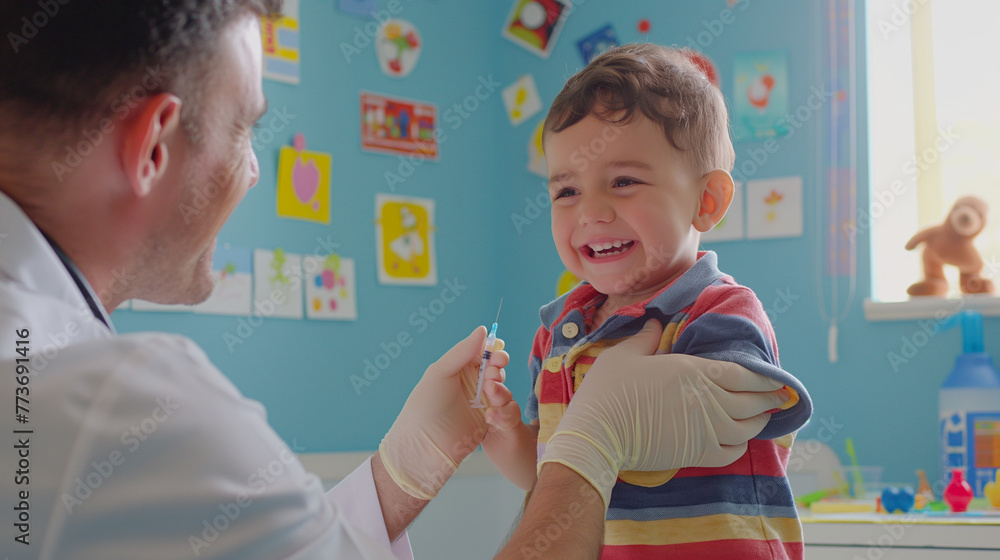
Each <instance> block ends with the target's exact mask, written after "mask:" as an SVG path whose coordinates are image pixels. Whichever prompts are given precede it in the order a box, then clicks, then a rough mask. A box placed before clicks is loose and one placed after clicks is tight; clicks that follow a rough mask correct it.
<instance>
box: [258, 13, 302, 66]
mask: <svg viewBox="0 0 1000 560" xmlns="http://www.w3.org/2000/svg"><path fill="white" fill-rule="evenodd" d="M260 33H261V39H262V41H263V47H264V48H263V61H264V71H263V74H264V77H265V78H268V79H270V80H275V81H278V82H285V83H289V84H297V83H299V58H300V56H301V53H300V51H299V0H285V3H284V5H283V6H282V9H281V17H279V18H277V19H271V18H266V17H262V18H260Z"/></svg>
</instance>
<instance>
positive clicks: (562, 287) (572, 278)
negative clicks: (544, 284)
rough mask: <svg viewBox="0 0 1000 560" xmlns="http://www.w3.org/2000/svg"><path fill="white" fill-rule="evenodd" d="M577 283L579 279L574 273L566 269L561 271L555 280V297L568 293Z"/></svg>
mask: <svg viewBox="0 0 1000 560" xmlns="http://www.w3.org/2000/svg"><path fill="white" fill-rule="evenodd" d="M579 283H580V279H579V278H577V277H576V274H573V273H572V272H570V271H568V270H564V271H562V274H560V275H559V278H558V279H557V280H556V297H560V296H562V295H563V294H566V293H569V291H570V290H572V289H573V288H575V287H576V285H577V284H579Z"/></svg>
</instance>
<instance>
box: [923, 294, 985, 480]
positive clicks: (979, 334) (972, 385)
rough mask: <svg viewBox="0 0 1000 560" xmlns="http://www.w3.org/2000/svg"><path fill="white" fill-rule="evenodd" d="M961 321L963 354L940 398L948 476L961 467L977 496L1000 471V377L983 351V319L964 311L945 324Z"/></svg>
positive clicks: (944, 459) (949, 324)
mask: <svg viewBox="0 0 1000 560" xmlns="http://www.w3.org/2000/svg"><path fill="white" fill-rule="evenodd" d="M959 321H961V323H962V346H963V350H962V354H961V355H959V356H958V358H956V359H955V369H953V370H952V371H951V374H950V375H948V378H947V379H945V381H944V384H943V385H941V390H940V392H939V394H938V399H939V401H938V402H939V406H940V409H939V419H940V429H941V454H942V461H943V463H942V468H943V471H942V473H943V474H944V477H945V482H947V481H948V480H949V478H950V476H951V475H950V473H951V472H952V469H960V470H962V471H963V472H964V474H965V479H966V480H967V481H968V482H969V484H970V485H971V486H972V489H973V491H974V492H975V494H976V496H982V495H983V487H984V486H986V483H987V482H992V481H994V480H995V479H996V471H997V469H1000V373H998V372H997V370H996V368H995V367H994V366H993V359H992V357H991V356H990V355H989V354H987V353H986V352H984V351H983V316H982V314H980V313H979V312H977V311H969V310H966V311H963V312H961V313H957V314H955V315H953V316H952V317H951V318H950V319H949V320H948V321H946V322H945V324H944V329H945V330H947V329H949V328H951V327H952V326H954V325H955V324H956V323H958V322H959Z"/></svg>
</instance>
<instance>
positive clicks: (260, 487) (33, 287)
mask: <svg viewBox="0 0 1000 560" xmlns="http://www.w3.org/2000/svg"><path fill="white" fill-rule="evenodd" d="M277 9H278V0H202V1H192V0H133V1H130V2H128V3H127V4H121V3H108V2H97V1H88V0H74V1H69V2H67V1H65V0H4V2H3V3H2V4H0V36H2V37H3V44H2V45H0V77H2V78H0V123H2V126H0V398H2V399H3V401H4V408H3V418H2V420H0V423H2V424H3V429H2V430H0V433H2V434H3V435H0V440H2V441H0V445H2V447H0V458H2V467H0V468H2V471H3V472H2V476H0V527H2V528H0V538H2V540H0V555H2V556H5V557H9V558H11V559H21V558H32V559H42V560H55V559H64V558H72V559H75V560H91V559H93V560H98V559H100V560H107V559H116V558H129V559H139V558H150V559H152V558H171V559H173V558H210V559H213V560H219V559H241V560H249V559H278V558H285V559H296V560H305V559H319V558H337V559H341V558H393V557H395V558H401V559H402V558H410V557H411V553H410V548H409V542H408V540H407V538H406V533H405V528H406V527H407V526H408V525H409V524H410V522H411V521H412V520H413V519H414V518H415V517H416V515H417V514H418V513H419V512H420V511H421V509H422V508H423V507H424V506H425V505H426V504H427V502H428V501H429V500H430V499H431V498H433V497H434V496H435V495H436V494H437V492H438V490H440V488H441V487H442V485H443V484H444V483H445V482H446V481H447V479H448V478H449V477H450V476H451V474H452V473H453V472H454V471H455V469H456V468H457V465H458V464H459V463H460V462H461V461H462V459H463V458H464V457H465V456H467V455H468V454H469V453H470V452H471V451H473V450H474V449H475V448H476V447H477V446H478V445H479V443H480V442H481V441H482V440H483V438H484V437H489V434H490V430H491V429H492V428H491V427H490V425H489V423H488V422H487V418H489V416H488V415H485V416H484V415H483V413H482V412H478V411H475V410H473V409H470V408H469V407H468V406H467V402H468V399H469V397H470V394H469V393H470V391H471V387H472V386H474V383H475V381H474V380H475V376H476V373H477V369H478V359H479V358H478V356H479V353H480V352H481V349H482V346H483V342H484V339H485V334H486V333H485V329H483V328H482V327H479V328H478V329H476V330H475V331H474V332H473V333H472V334H471V335H470V336H469V337H468V338H466V339H465V340H463V341H461V342H459V343H458V344H457V345H455V346H454V347H453V348H452V349H451V350H450V351H448V352H447V353H446V354H445V355H444V356H443V357H442V358H441V359H440V360H438V361H437V362H435V363H434V364H432V365H431V366H430V367H428V368H427V370H426V372H425V374H424V376H423V378H422V379H421V381H420V382H419V383H418V384H417V386H416V388H414V390H413V393H412V394H411V396H410V398H409V399H408V400H407V402H406V405H405V406H404V408H403V410H402V411H401V413H400V416H399V418H398V419H397V421H396V423H395V424H394V425H393V426H392V428H391V429H390V431H389V433H388V434H387V435H386V437H385V439H384V440H383V442H382V444H381V446H380V449H379V452H377V453H375V454H374V455H373V456H372V457H371V458H370V460H368V461H366V462H365V463H364V464H362V465H361V466H359V467H358V469H357V470H356V471H355V472H354V473H353V474H351V475H350V476H349V477H348V478H347V479H345V480H344V481H343V482H342V483H341V484H339V485H338V486H337V487H336V488H334V489H333V490H331V491H330V492H326V493H324V491H323V489H322V487H321V484H320V481H319V480H318V479H317V477H316V476H314V475H312V474H310V473H308V472H306V471H305V469H304V468H303V466H302V464H301V463H300V462H299V461H298V460H297V459H296V458H295V456H294V455H293V454H292V453H291V451H290V450H289V449H288V447H287V446H286V445H285V444H284V443H283V442H282V441H281V440H280V438H279V437H278V436H277V435H276V434H275V432H274V431H273V430H272V429H271V428H270V427H269V426H268V424H267V421H266V418H265V414H264V410H263V408H262V407H261V406H260V405H259V404H258V403H256V402H253V401H250V400H248V399H246V398H244V397H243V396H241V395H240V394H239V392H238V391H237V390H236V388H235V387H234V386H233V385H232V384H231V383H230V382H229V381H228V380H227V378H226V377H225V376H224V375H222V374H221V373H220V372H219V371H218V370H217V369H216V368H215V367H214V366H213V365H212V364H211V362H209V360H208V359H207V358H206V356H205V355H204V353H203V352H202V351H201V350H200V349H199V348H198V347H197V346H195V345H194V343H192V342H191V341H190V340H188V339H186V338H183V337H179V336H173V335H166V334H156V333H144V334H133V335H127V336H116V335H115V332H114V328H113V326H112V324H111V321H110V320H109V318H108V315H107V310H109V309H114V308H115V307H116V306H118V304H120V303H121V302H122V301H124V300H126V299H129V298H142V299H147V300H150V301H155V302H160V303H196V302H199V301H202V300H204V299H205V298H206V297H208V295H209V294H210V293H211V291H212V277H211V262H212V252H213V248H214V244H215V237H216V235H217V233H218V231H219V229H220V228H221V226H222V224H223V222H224V221H225V220H226V219H227V217H228V216H229V215H230V213H231V212H232V211H233V209H234V208H235V206H236V204H237V203H238V202H239V200H240V199H241V198H242V197H243V195H244V194H245V193H246V191H247V189H249V188H250V187H251V186H253V184H254V183H256V181H257V178H258V168H257V160H256V156H255V155H254V153H253V151H252V149H251V146H250V138H251V130H252V126H253V124H254V122H255V121H256V120H258V119H259V118H260V117H261V116H262V115H263V114H264V113H265V111H266V103H265V100H264V97H263V92H262V90H261V73H260V68H261V41H260V31H259V28H258V24H257V19H256V16H257V15H260V14H264V13H273V12H274V11H276V10H277ZM192 209H193V210H192ZM649 332H650V334H651V336H650V337H647V339H645V340H643V339H642V338H641V337H637V338H636V340H637V342H634V343H632V342H630V343H629V344H622V345H619V346H618V347H616V348H615V349H614V350H615V351H614V352H612V351H608V352H606V353H605V354H603V355H602V358H601V360H599V361H598V362H597V364H595V365H594V367H593V369H592V370H591V372H590V373H589V376H602V375H605V374H606V373H607V372H608V370H610V369H612V368H611V366H610V365H609V364H613V365H614V375H616V376H619V377H620V378H622V379H623V380H625V381H628V383H619V384H615V385H616V387H614V388H611V389H609V390H605V391H602V392H600V394H597V392H596V391H595V392H593V393H586V392H585V390H584V388H585V387H586V385H585V386H583V387H581V391H580V393H578V396H577V397H576V398H575V399H574V401H573V405H572V406H571V407H570V409H569V411H568V412H567V413H566V415H565V417H564V423H565V424H566V425H567V427H566V433H567V436H566V438H565V440H566V444H565V445H564V446H562V448H561V449H560V450H559V453H556V454H553V456H551V457H549V461H548V462H547V463H545V464H544V465H543V468H542V469H541V473H540V476H539V479H538V485H537V486H536V489H535V491H534V495H533V497H532V499H531V501H530V502H529V504H528V507H527V510H526V512H525V515H524V517H523V519H522V522H521V524H520V526H519V527H518V529H517V531H516V533H515V535H514V536H513V537H512V539H511V541H510V542H509V543H508V545H507V547H506V548H505V549H504V550H503V551H502V552H501V554H500V556H499V557H501V558H514V557H519V558H523V557H524V556H525V555H526V554H527V555H528V556H532V554H531V553H532V552H533V553H534V555H535V556H545V557H553V558H555V557H561V558H595V557H596V556H597V554H599V551H600V538H601V537H600V535H601V534H603V531H602V530H601V527H602V523H603V518H604V504H603V502H602V500H601V499H600V495H599V493H598V491H597V488H600V487H604V486H609V485H610V484H613V483H614V479H615V476H616V474H617V472H618V470H620V469H626V468H627V469H632V470H664V469H666V468H672V467H683V466H693V465H706V466H717V465H723V464H728V463H729V462H731V461H733V460H734V459H735V458H737V457H738V456H739V455H741V454H742V452H743V450H744V449H745V444H746V441H747V440H748V439H749V438H751V437H753V436H754V435H756V433H757V432H758V431H759V430H760V429H761V427H762V426H763V425H764V423H765V422H766V420H767V414H764V411H766V410H769V409H772V408H774V407H775V406H777V405H779V404H780V403H781V402H783V401H784V400H785V399H786V398H787V396H786V395H784V394H783V393H782V392H780V391H778V392H772V391H774V390H775V389H777V388H778V387H777V386H776V384H774V383H773V382H770V381H767V380H765V379H763V378H761V377H760V376H757V375H755V374H752V373H749V372H747V371H746V370H743V369H742V368H739V367H737V366H733V365H732V364H722V365H719V364H715V363H714V362H713V363H709V362H703V361H700V360H697V359H695V358H689V357H671V356H654V357H650V356H649V354H650V353H651V352H652V348H655V345H656V339H657V338H658V337H657V336H656V333H655V329H650V331H649ZM647 343H648V344H647ZM606 356H611V358H606ZM507 360H508V356H507V355H506V353H505V352H502V351H498V352H496V353H495V354H494V356H493V358H492V359H491V365H490V367H489V368H488V374H489V378H490V382H489V384H488V391H487V397H488V400H489V403H490V405H491V409H488V410H491V412H489V413H488V414H498V413H502V411H503V408H504V406H507V405H509V404H510V401H511V397H510V392H509V391H508V390H507V389H506V387H504V386H503V384H502V381H503V370H502V368H503V367H504V366H505V365H506V364H507ZM706 364H711V365H706ZM668 366H669V368H668ZM666 369H672V370H675V372H676V373H674V375H675V376H676V378H677V379H678V380H679V382H680V384H681V385H684V384H688V385H692V384H693V385H692V386H697V387H698V389H697V390H694V391H686V392H683V391H677V392H676V394H673V393H671V394H668V393H667V391H666V390H665V389H663V387H666V385H665V384H663V383H659V382H658V383H653V384H646V381H647V380H648V379H650V378H652V377H653V376H658V377H660V378H661V379H662V376H663V375H664V370H666ZM692 406H694V407H700V408H701V409H702V411H703V414H701V415H700V420H699V421H695V422H692V421H690V419H689V420H688V424H686V425H685V426H684V429H683V430H665V431H667V432H674V431H680V432H681V433H679V434H677V435H676V436H673V437H674V438H675V439H669V438H668V439H659V440H657V441H652V440H650V439H649V438H650V435H649V434H650V433H651V431H650V430H648V429H646V427H647V426H654V425H655V426H661V427H662V426H675V425H679V424H678V423H676V422H677V420H676V419H675V418H673V417H672V414H674V413H675V411H677V410H680V409H681V408H683V407H687V409H688V410H690V408H691V407H692ZM492 411H496V412H492ZM684 416H689V415H688V414H686V413H685V414H684ZM562 426H563V424H561V425H560V427H562ZM661 437H662V436H661ZM553 524H555V525H553ZM539 534H543V535H545V536H546V538H547V540H545V541H544V542H540V541H539V539H538V536H537V535H539Z"/></svg>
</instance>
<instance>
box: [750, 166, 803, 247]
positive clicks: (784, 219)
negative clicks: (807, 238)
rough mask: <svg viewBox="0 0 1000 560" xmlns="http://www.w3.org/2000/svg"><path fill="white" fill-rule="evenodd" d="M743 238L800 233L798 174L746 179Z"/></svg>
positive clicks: (799, 183)
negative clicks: (795, 175)
mask: <svg viewBox="0 0 1000 560" xmlns="http://www.w3.org/2000/svg"><path fill="white" fill-rule="evenodd" d="M746 204H747V238H748V239H768V238H775V237H799V236H801V235H802V177H779V178H774V179H760V180H756V181H747V188H746Z"/></svg>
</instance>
